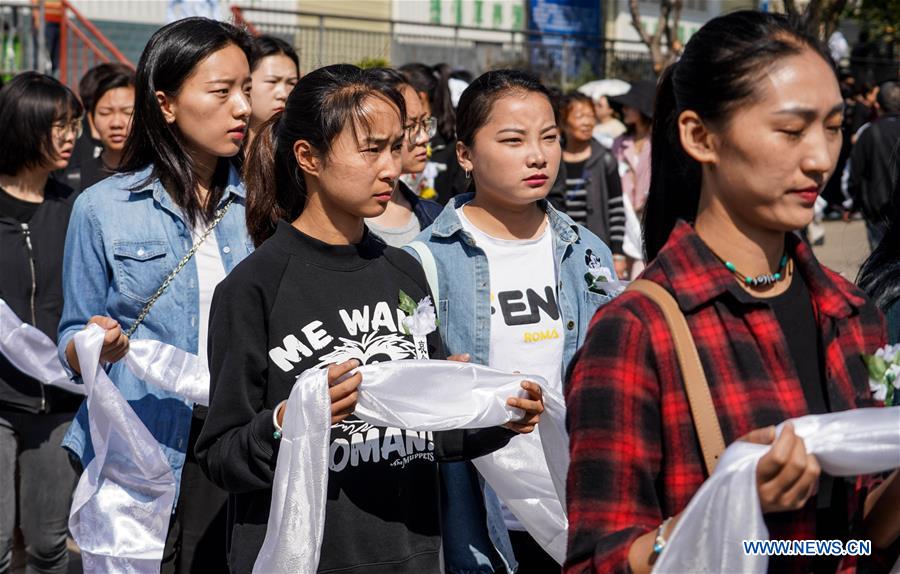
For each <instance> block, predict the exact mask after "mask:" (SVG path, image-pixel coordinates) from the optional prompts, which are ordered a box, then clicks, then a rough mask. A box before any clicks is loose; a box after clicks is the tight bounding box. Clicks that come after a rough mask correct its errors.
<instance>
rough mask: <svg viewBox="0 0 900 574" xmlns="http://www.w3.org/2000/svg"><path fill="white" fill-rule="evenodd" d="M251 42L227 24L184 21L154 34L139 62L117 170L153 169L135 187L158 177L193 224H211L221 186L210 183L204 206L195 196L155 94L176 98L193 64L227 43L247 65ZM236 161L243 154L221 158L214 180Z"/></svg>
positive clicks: (181, 150) (181, 146) (181, 147)
mask: <svg viewBox="0 0 900 574" xmlns="http://www.w3.org/2000/svg"><path fill="white" fill-rule="evenodd" d="M251 42H252V41H251V39H250V36H249V35H247V33H246V32H244V31H243V30H241V29H239V28H236V27H235V26H232V25H231V24H226V23H224V22H217V21H216V20H210V19H208V18H185V19H184V20H178V21H177V22H173V23H171V24H169V25H167V26H163V27H162V28H160V29H159V30H157V31H156V32H155V33H154V34H153V36H152V37H151V38H150V41H149V42H148V43H147V47H146V48H144V52H143V53H142V54H141V59H140V61H139V62H138V68H137V78H136V82H135V91H134V93H135V102H134V116H133V118H132V122H133V124H132V129H131V133H130V134H129V136H128V139H127V140H126V142H125V149H124V152H123V153H124V156H123V159H122V166H121V171H125V172H129V171H131V172H133V171H138V170H141V169H143V168H145V167H147V166H148V165H152V166H153V172H152V173H151V175H150V178H149V179H148V180H147V181H144V182H140V183H139V184H138V186H139V187H143V186H145V185H147V184H148V183H149V181H150V180H152V179H153V178H159V180H160V181H161V182H162V184H163V186H164V187H165V189H166V191H167V192H168V193H169V195H170V196H171V197H172V200H173V201H174V202H175V204H176V205H178V206H179V207H181V209H183V210H184V211H185V213H186V214H187V216H188V218H189V220H190V222H191V224H193V223H195V222H196V221H197V219H203V220H204V221H209V220H210V219H211V218H212V216H213V213H214V212H215V209H216V206H217V205H218V203H219V200H220V199H221V197H222V194H223V193H224V190H223V189H222V188H223V186H222V185H215V184H214V185H213V187H212V188H211V189H210V190H209V197H208V198H207V202H206V205H205V206H204V205H202V204H201V202H200V199H199V198H198V197H197V187H198V181H197V176H196V175H195V173H194V169H193V166H194V164H193V160H192V158H191V156H190V155H189V154H188V153H187V152H186V151H185V150H186V148H185V142H184V141H183V138H182V136H181V134H180V133H179V131H178V128H177V127H176V126H175V125H174V124H169V123H167V122H166V120H165V118H164V117H163V113H162V110H161V109H160V107H159V102H158V101H157V99H156V92H157V91H161V92H163V93H165V94H167V95H169V96H174V95H175V94H177V93H178V91H179V90H180V89H181V87H182V85H183V84H184V82H185V80H186V79H187V78H188V77H189V76H190V75H191V74H192V73H193V72H194V68H195V67H196V66H197V64H199V63H200V62H202V61H203V60H204V59H205V58H207V57H208V56H209V55H210V54H212V53H214V52H217V51H219V50H221V49H223V48H225V47H227V46H229V45H235V46H237V47H238V48H240V49H241V50H242V51H243V52H244V54H245V55H246V56H247V60H248V62H249V60H250V54H251V49H252V44H251ZM240 157H241V154H237V155H236V156H235V157H234V158H220V159H219V165H218V168H217V169H216V177H215V181H216V182H221V181H223V180H224V178H225V176H226V174H227V167H228V164H229V163H230V162H237V161H240Z"/></svg>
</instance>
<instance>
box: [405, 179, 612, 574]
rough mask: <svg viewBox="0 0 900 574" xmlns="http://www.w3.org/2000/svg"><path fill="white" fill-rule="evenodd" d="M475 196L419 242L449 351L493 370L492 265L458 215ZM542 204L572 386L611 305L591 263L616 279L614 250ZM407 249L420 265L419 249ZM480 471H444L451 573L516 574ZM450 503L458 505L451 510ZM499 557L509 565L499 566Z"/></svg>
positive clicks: (453, 466) (455, 203)
mask: <svg viewBox="0 0 900 574" xmlns="http://www.w3.org/2000/svg"><path fill="white" fill-rule="evenodd" d="M473 197H474V194H471V193H469V194H463V195H459V196H456V197H454V198H453V199H451V200H450V203H449V204H448V205H447V207H446V208H445V209H444V211H443V212H442V213H441V215H439V216H438V218H437V220H436V221H435V222H434V224H432V226H431V227H430V228H428V229H426V230H425V231H423V232H422V233H421V234H420V235H419V236H418V237H417V238H416V240H417V241H421V242H423V243H425V245H427V246H428V248H429V249H430V250H431V252H432V254H433V255H434V259H435V263H436V266H437V276H438V286H439V291H440V300H439V301H438V302H437V309H438V318H439V320H440V332H441V337H442V338H443V340H444V344H445V345H446V347H447V350H448V352H449V353H454V354H455V353H469V354H470V355H471V361H472V362H473V363H478V364H482V365H486V364H488V358H489V356H490V343H491V302H490V293H491V287H490V272H489V269H488V261H487V257H486V256H485V254H484V251H482V249H481V248H479V247H478V246H477V245H476V244H475V239H474V238H473V237H472V235H471V234H469V233H468V232H466V231H465V230H464V229H463V227H462V223H461V222H460V219H459V216H458V215H457V213H456V209H457V208H459V207H461V206H462V205H464V204H466V203H468V202H469V201H471V200H472V198H473ZM541 206H542V207H543V208H544V210H545V211H546V212H547V217H548V218H549V225H550V229H551V231H552V233H553V250H554V253H555V259H556V260H555V267H556V277H557V287H558V288H557V291H558V295H557V297H558V300H559V308H560V315H561V318H562V321H563V330H564V332H565V334H564V351H563V364H561V365H560V367H559V368H560V371H561V374H562V375H563V376H562V379H563V380H565V376H564V375H565V369H566V367H567V366H568V364H569V363H570V362H571V361H572V359H573V357H574V356H575V352H576V351H577V350H578V348H579V347H581V345H582V344H583V343H584V338H585V336H586V335H587V330H588V323H589V322H590V320H591V318H592V317H593V316H594V312H595V311H596V310H597V309H598V308H599V307H600V306H601V305H603V304H605V303H607V302H608V301H609V300H610V299H611V296H610V295H609V294H602V293H600V292H597V291H600V290H598V289H595V290H589V287H590V285H589V283H588V280H587V278H586V274H587V273H588V271H589V266H588V261H591V262H592V263H593V265H594V266H595V267H594V268H595V269H596V265H598V264H599V265H600V266H602V267H605V268H606V270H607V271H608V272H609V273H610V275H611V276H612V277H613V278H614V276H615V271H614V266H613V261H612V255H611V253H610V250H609V248H608V247H607V246H606V245H605V244H604V243H603V242H602V241H601V240H600V239H599V238H598V237H597V236H595V235H594V234H593V233H591V232H590V231H588V230H587V229H585V228H584V227H581V226H580V225H577V224H576V223H574V222H573V221H572V220H571V219H570V218H569V217H568V216H566V215H564V214H563V213H560V212H559V211H557V210H556V209H554V208H553V207H552V206H551V205H550V204H549V203H548V202H546V201H542V202H541ZM405 249H406V250H407V251H408V252H409V253H411V254H412V255H413V256H414V257H416V258H417V259H418V255H417V253H416V252H415V251H414V250H413V249H411V248H409V247H406V248H405ZM473 286H474V287H475V288H474V289H472V287H473ZM474 472H475V471H474V467H472V466H471V464H470V463H465V462H460V463H449V464H442V465H441V473H442V478H443V480H444V482H445V485H446V495H447V496H446V499H445V500H444V501H443V508H442V513H443V522H444V525H443V526H444V528H443V532H444V561H445V564H446V566H447V570H448V572H452V573H454V574H470V573H473V574H474V573H479V574H480V573H488V572H493V571H494V570H495V569H496V568H498V567H500V566H505V567H506V569H507V570H508V571H509V572H514V571H515V569H516V568H517V564H516V561H515V558H514V556H513V552H512V546H511V544H510V541H509V535H508V533H507V531H506V526H505V524H504V522H503V517H502V514H501V511H500V503H499V500H498V499H497V497H496V495H495V494H494V493H493V491H491V489H490V488H489V487H487V486H486V485H484V481H483V480H481V479H480V477H477V475H475V474H474ZM479 489H480V490H481V491H482V492H479ZM482 494H483V496H482ZM448 500H452V501H453V503H452V504H447V501H448ZM482 501H483V504H484V507H483V508H482ZM484 509H486V514H487V521H486V524H485V521H484V515H485V510H484ZM498 554H499V558H500V559H501V560H502V563H497V556H498ZM491 556H493V557H494V559H493V560H492V559H491V558H490V557H491ZM492 562H493V565H492Z"/></svg>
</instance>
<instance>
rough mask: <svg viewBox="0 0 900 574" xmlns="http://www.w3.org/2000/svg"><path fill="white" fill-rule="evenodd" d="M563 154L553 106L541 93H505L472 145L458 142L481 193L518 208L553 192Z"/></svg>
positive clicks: (463, 161) (459, 153)
mask: <svg viewBox="0 0 900 574" xmlns="http://www.w3.org/2000/svg"><path fill="white" fill-rule="evenodd" d="M561 155H562V147H561V146H560V145H559V128H558V127H557V125H556V120H555V118H554V117H553V108H552V107H551V105H550V101H549V100H548V99H547V97H546V96H545V95H543V94H540V93H535V92H513V93H510V94H508V95H505V96H502V97H500V98H499V99H497V100H496V101H494V104H493V106H492V107H491V112H490V115H489V116H488V121H487V123H485V124H484V125H483V126H482V127H481V128H480V129H479V130H478V131H476V132H475V137H474V141H473V145H472V147H470V148H469V147H466V146H465V144H463V143H462V142H459V143H458V144H457V157H458V158H459V162H460V165H461V166H462V167H463V169H465V170H467V171H471V172H472V177H473V178H475V186H476V188H477V190H478V192H477V193H478V195H479V196H482V197H489V198H490V200H491V201H492V202H495V203H498V204H500V205H508V206H517V207H520V206H523V205H527V204H530V203H534V202H535V201H537V200H539V199H543V198H544V197H546V196H547V194H548V193H549V192H550V188H551V187H552V186H553V182H554V181H555V180H556V174H557V172H558V171H559V161H560V157H561Z"/></svg>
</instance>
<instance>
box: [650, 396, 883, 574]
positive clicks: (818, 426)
mask: <svg viewBox="0 0 900 574" xmlns="http://www.w3.org/2000/svg"><path fill="white" fill-rule="evenodd" d="M791 422H792V423H793V424H794V429H795V431H796V433H797V435H798V436H800V437H802V438H803V441H804V443H805V444H806V450H807V452H809V453H810V454H814V455H816V458H817V459H818V461H819V464H820V465H821V466H822V470H823V471H824V472H827V473H828V474H830V475H832V476H856V475H864V474H873V473H878V472H884V471H888V470H893V469H895V468H898V467H900V408H868V409H856V410H852V411H843V412H839V413H830V414H825V415H809V416H805V417H801V418H798V419H794V420H793V421H791ZM783 426H784V423H782V424H781V425H779V426H778V428H777V432H779V433H780V432H781V429H782V428H783ZM769 448H770V447H769V446H766V445H758V444H752V443H749V442H744V441H737V442H734V443H732V444H731V446H729V447H728V448H727V449H726V450H725V453H724V454H723V455H722V458H721V459H720V460H719V464H718V465H717V466H716V470H715V471H714V472H713V474H712V476H711V477H710V478H709V479H708V480H707V481H706V482H704V483H703V486H702V487H700V490H698V491H697V494H695V495H694V498H693V499H691V502H690V503H689V504H688V506H687V508H685V510H684V513H683V514H682V515H681V519H680V520H679V521H678V524H677V525H676V526H675V530H674V531H673V532H672V534H671V536H670V537H669V541H668V544H667V545H666V547H665V550H663V552H662V554H660V557H659V559H658V560H657V562H656V565H655V566H654V568H653V571H654V572H655V573H669V572H672V573H681V572H692V573H695V574H706V573H710V574H713V573H718V572H744V573H747V574H764V573H765V572H766V568H767V565H768V557H767V556H762V555H752V554H751V555H747V554H745V553H744V548H743V544H742V541H744V540H768V538H769V531H768V529H767V528H766V523H765V521H764V520H763V514H762V510H761V508H760V503H759V494H758V492H757V490H756V464H757V462H758V461H759V459H760V458H761V457H762V456H763V455H764V454H766V452H768V450H769ZM898 566H900V563H898V565H895V566H894V570H893V571H894V572H897V571H898Z"/></svg>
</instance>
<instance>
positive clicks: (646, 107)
mask: <svg viewBox="0 0 900 574" xmlns="http://www.w3.org/2000/svg"><path fill="white" fill-rule="evenodd" d="M655 97H656V82H654V81H652V80H639V81H637V82H634V83H633V84H631V89H630V90H628V92H627V93H625V94H622V95H621V96H613V97H611V98H608V99H609V103H611V104H617V105H620V106H628V107H629V108H634V109H636V110H638V111H639V112H641V113H642V114H643V115H645V116H647V117H648V118H651V119H652V118H653V100H654V99H655Z"/></svg>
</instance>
